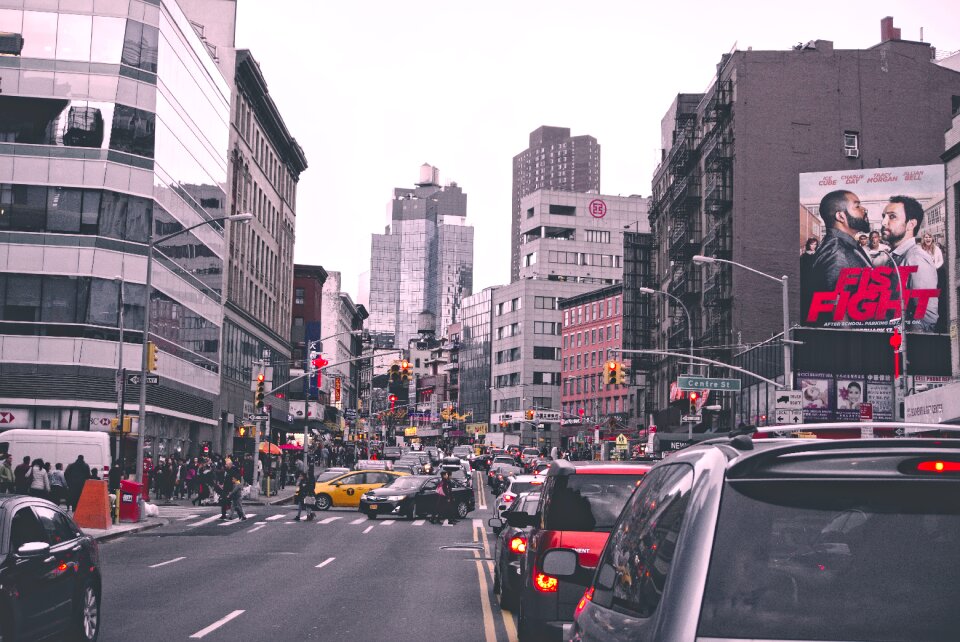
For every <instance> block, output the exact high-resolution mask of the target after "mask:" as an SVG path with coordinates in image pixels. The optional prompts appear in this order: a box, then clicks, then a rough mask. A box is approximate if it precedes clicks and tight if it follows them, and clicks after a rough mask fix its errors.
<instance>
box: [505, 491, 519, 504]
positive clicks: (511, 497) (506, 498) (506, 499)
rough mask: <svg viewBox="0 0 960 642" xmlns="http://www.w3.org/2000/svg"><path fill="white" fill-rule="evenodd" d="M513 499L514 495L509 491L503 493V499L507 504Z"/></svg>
mask: <svg viewBox="0 0 960 642" xmlns="http://www.w3.org/2000/svg"><path fill="white" fill-rule="evenodd" d="M514 499H516V497H515V496H514V495H512V494H511V493H504V495H503V501H504V502H506V503H507V504H509V503H510V502H512V501H513V500H514Z"/></svg>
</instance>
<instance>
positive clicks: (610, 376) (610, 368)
mask: <svg viewBox="0 0 960 642" xmlns="http://www.w3.org/2000/svg"><path fill="white" fill-rule="evenodd" d="M604 372H605V374H604V376H603V381H604V383H606V384H607V385H608V386H615V385H617V362H616V361H607V363H606V366H605V369H604Z"/></svg>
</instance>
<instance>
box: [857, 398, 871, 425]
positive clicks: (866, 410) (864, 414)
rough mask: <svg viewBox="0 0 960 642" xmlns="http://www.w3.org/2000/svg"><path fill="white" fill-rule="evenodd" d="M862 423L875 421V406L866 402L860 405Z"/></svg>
mask: <svg viewBox="0 0 960 642" xmlns="http://www.w3.org/2000/svg"><path fill="white" fill-rule="evenodd" d="M860 421H873V404H872V403H870V402H864V403H861V404H860Z"/></svg>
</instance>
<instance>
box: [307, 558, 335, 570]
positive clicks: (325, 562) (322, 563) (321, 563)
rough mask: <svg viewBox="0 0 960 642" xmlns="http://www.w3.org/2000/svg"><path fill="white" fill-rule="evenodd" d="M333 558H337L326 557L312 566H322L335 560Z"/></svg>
mask: <svg viewBox="0 0 960 642" xmlns="http://www.w3.org/2000/svg"><path fill="white" fill-rule="evenodd" d="M335 559H337V558H336V557H328V558H327V559H325V560H323V561H322V562H320V563H319V564H317V565H316V566H314V567H313V568H323V567H324V566H326V565H327V564H329V563H330V562H332V561H333V560H335Z"/></svg>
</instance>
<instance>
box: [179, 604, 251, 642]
mask: <svg viewBox="0 0 960 642" xmlns="http://www.w3.org/2000/svg"><path fill="white" fill-rule="evenodd" d="M242 613H243V611H242V610H241V611H234V612H233V613H231V614H230V615H228V616H226V617H224V618H221V619H219V620H217V621H216V622H214V623H213V624H211V625H210V626H208V627H207V628H205V629H200V630H199V631H197V632H196V633H194V634H193V635H191V636H190V639H191V640H193V639H196V640H199V639H200V638H202V637H203V636H205V635H207V634H208V633H212V632H213V631H216V630H217V629H219V628H220V627H221V626H223V625H224V624H226V623H227V622H229V621H230V620H232V619H233V618H235V617H237V616H239V615H240V614H242Z"/></svg>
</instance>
